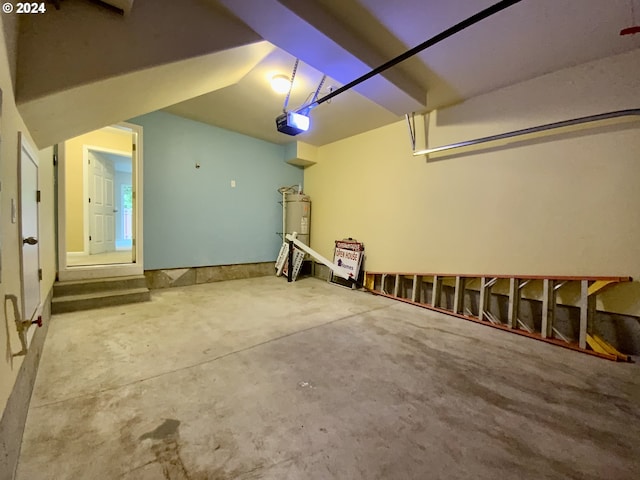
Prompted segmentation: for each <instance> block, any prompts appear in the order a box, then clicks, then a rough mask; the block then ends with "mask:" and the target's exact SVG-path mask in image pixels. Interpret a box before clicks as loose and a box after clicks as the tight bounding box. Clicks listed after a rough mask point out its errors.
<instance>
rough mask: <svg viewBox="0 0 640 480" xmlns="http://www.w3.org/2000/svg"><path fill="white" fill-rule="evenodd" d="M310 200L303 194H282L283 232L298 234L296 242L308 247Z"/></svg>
mask: <svg viewBox="0 0 640 480" xmlns="http://www.w3.org/2000/svg"><path fill="white" fill-rule="evenodd" d="M310 222H311V198H310V197H309V195H305V194H303V193H285V194H284V232H285V234H287V233H293V232H297V233H298V240H300V241H301V242H303V243H304V244H305V245H309V232H310V228H311V223H310Z"/></svg>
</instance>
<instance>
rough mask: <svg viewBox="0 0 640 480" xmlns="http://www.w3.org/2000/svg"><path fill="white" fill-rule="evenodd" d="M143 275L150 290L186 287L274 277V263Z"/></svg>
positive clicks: (167, 270)
mask: <svg viewBox="0 0 640 480" xmlns="http://www.w3.org/2000/svg"><path fill="white" fill-rule="evenodd" d="M144 275H145V277H147V285H148V287H149V288H150V289H159V288H172V287H186V286H189V285H199V284H201V283H212V282H221V281H224V280H238V279H241V278H253V277H266V276H270V275H275V261H273V262H260V263H242V264H236V265H214V266H210V267H189V268H168V269H162V270H146V271H145V272H144Z"/></svg>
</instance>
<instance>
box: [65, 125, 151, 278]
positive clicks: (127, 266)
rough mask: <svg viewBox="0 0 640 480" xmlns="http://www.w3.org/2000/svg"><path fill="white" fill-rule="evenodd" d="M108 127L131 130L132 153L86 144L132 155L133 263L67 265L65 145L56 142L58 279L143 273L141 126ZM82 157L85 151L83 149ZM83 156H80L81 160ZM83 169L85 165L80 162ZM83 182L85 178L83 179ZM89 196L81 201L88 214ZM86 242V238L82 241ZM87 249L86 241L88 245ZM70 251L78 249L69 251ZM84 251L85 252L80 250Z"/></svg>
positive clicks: (119, 153) (86, 236)
mask: <svg viewBox="0 0 640 480" xmlns="http://www.w3.org/2000/svg"><path fill="white" fill-rule="evenodd" d="M109 128H117V129H119V130H122V129H128V130H130V131H131V133H132V137H133V142H134V143H135V144H136V150H135V152H132V153H129V152H122V151H119V150H113V149H108V148H104V147H95V146H91V145H89V146H88V149H91V150H98V151H103V152H106V153H115V154H117V155H126V156H130V155H131V157H132V161H133V165H132V167H133V168H132V172H131V184H132V187H133V188H135V189H136V190H135V191H136V202H135V215H134V217H135V222H136V224H135V227H134V229H135V230H134V231H135V237H134V238H135V240H136V245H135V248H134V249H133V255H134V257H133V263H123V264H113V265H87V266H73V265H71V266H69V265H67V251H66V250H67V241H66V240H67V239H66V216H67V214H66V199H65V191H66V190H65V189H66V181H65V180H66V178H65V175H66V171H65V168H66V162H65V154H66V152H65V148H64V143H62V144H59V145H58V279H59V280H60V281H68V280H83V279H90V278H104V277H120V276H128V275H142V274H143V273H144V263H143V238H142V226H143V219H142V214H143V206H142V200H143V193H142V191H143V185H142V182H143V176H142V172H143V153H142V144H143V142H142V131H143V129H142V127H141V126H140V125H135V124H132V123H126V122H121V123H119V124H117V125H113V126H111V127H109ZM83 156H84V151H83ZM84 160H85V159H83V161H84ZM83 169H84V170H86V169H85V168H84V164H83ZM85 178H86V182H87V183H86V185H84V187H83V188H85V192H86V191H87V190H88V189H87V188H86V187H87V186H88V177H85ZM83 182H84V180H83ZM87 205H88V197H87V198H86V199H85V202H84V207H83V209H84V211H86V212H87V215H88V208H87ZM85 227H86V228H87V231H88V228H89V227H88V223H87V222H86V221H85ZM87 238H89V236H88V233H87V234H86V235H85V239H87ZM85 242H86V240H85ZM86 248H88V242H87V247H86ZM69 253H70V254H73V253H77V252H69ZM80 254H84V252H80Z"/></svg>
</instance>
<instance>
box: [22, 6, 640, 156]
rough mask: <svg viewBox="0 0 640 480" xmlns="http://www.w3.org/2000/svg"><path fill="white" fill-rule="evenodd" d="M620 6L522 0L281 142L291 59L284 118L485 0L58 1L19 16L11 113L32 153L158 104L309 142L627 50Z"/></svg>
mask: <svg viewBox="0 0 640 480" xmlns="http://www.w3.org/2000/svg"><path fill="white" fill-rule="evenodd" d="M631 1H634V2H635V6H636V12H638V16H640V0H579V1H577V0H522V1H520V2H519V3H516V4H515V5H513V6H511V7H509V8H508V9H506V10H504V11H502V12H500V13H498V14H496V15H495V16H493V17H491V18H488V19H486V20H484V21H482V22H480V23H478V24H476V25H474V26H471V27H470V28H468V29H466V30H464V31H463V32H461V33H458V34H456V35H455V36H453V37H451V38H449V39H446V40H444V41H443V42H441V43H440V44H438V45H436V46H434V47H432V48H429V49H427V50H425V51H423V52H422V53H420V54H418V55H417V56H415V57H413V58H411V59H408V60H406V61H405V62H403V63H401V64H399V65H397V66H395V67H393V68H392V69H389V70H387V71H386V72H384V73H383V74H381V75H377V76H375V77H373V78H371V79H369V80H367V81H366V82H364V83H362V84H360V85H358V86H357V87H355V88H353V89H352V90H349V91H348V92H346V93H344V94H340V95H338V96H336V97H335V98H334V99H333V100H332V101H331V103H330V104H329V103H328V102H327V103H324V104H322V105H320V106H319V107H318V108H316V109H314V110H313V111H312V113H311V122H312V127H311V130H310V131H309V132H307V133H305V134H302V135H299V136H296V137H291V136H288V135H284V134H281V133H279V132H277V131H276V127H275V118H276V117H277V116H278V115H279V114H280V113H281V112H282V109H283V102H284V96H279V95H277V94H275V93H274V92H273V91H272V90H271V89H270V86H269V79H270V77H271V76H272V75H273V74H276V73H280V74H286V75H289V74H290V72H291V69H292V67H293V64H294V62H295V59H296V58H299V59H300V62H301V63H300V67H299V69H298V74H297V76H296V80H295V83H294V88H293V92H292V96H291V100H290V103H289V108H294V107H297V106H300V105H302V104H303V103H304V102H305V99H307V98H308V96H309V95H310V94H311V93H312V92H313V91H314V90H315V89H316V88H317V86H318V84H319V82H320V79H321V78H322V76H323V74H326V75H327V76H328V79H327V81H326V82H325V85H324V86H325V88H324V90H323V91H322V92H321V95H320V96H321V97H322V96H323V95H324V94H326V93H327V92H328V91H329V90H328V88H329V87H333V88H337V87H339V86H341V85H344V84H345V83H348V82H350V81H352V80H354V79H355V78H357V77H359V76H360V75H363V74H364V73H367V72H369V71H370V70H371V69H372V68H374V67H377V66H379V65H380V64H382V63H384V62H386V61H388V60H390V59H392V58H394V57H395V56H397V55H399V54H401V53H404V52H405V51H406V50H408V49H410V48H412V47H414V46H416V45H418V44H420V43H422V42H424V41H425V40H427V39H429V38H431V37H432V36H434V35H436V34H437V33H440V32H442V31H444V30H445V29H447V28H449V27H451V26H452V25H454V24H456V23H458V22H460V21H462V20H464V19H466V18H467V17H469V16H471V15H473V14H475V13H477V12H479V11H481V10H483V9H485V8H487V7H489V6H490V5H492V4H494V3H496V2H497V0H393V1H390V0H181V1H180V2H175V0H154V1H153V2H144V1H142V0H139V1H138V2H135V3H134V4H133V8H132V10H131V12H130V13H129V14H128V15H125V16H124V17H123V16H119V15H117V14H114V13H113V12H110V11H107V10H106V9H103V8H100V7H99V6H97V5H95V4H92V3H91V2H90V1H89V0H84V1H74V2H62V3H61V8H60V10H59V11H56V10H53V9H51V12H47V15H40V16H38V15H35V16H34V15H31V16H28V17H29V18H23V19H21V23H20V37H19V43H18V45H19V48H18V54H19V59H18V60H19V61H18V63H17V65H18V67H17V104H18V107H19V108H20V110H21V113H22V116H23V118H24V120H25V123H27V125H28V127H29V130H30V131H31V133H32V135H33V136H34V139H35V140H36V143H37V144H38V145H39V146H40V147H44V146H46V145H50V144H52V143H55V142H57V141H62V140H64V139H67V138H70V137H73V136H76V135H79V134H81V133H85V132H86V131H91V130H94V129H97V128H100V127H102V126H105V125H109V124H112V123H116V122H118V121H121V120H125V119H127V118H131V117H134V116H137V115H141V114H144V113H148V112H150V111H154V110H158V109H165V110H167V111H169V112H172V113H175V114H178V115H182V116H184V117H187V118H191V119H194V120H198V121H201V122H205V123H209V124H211V125H216V126H220V127H223V128H226V129H229V130H233V131H237V132H240V133H244V134H247V135H251V136H253V137H256V138H261V139H264V140H268V141H271V142H275V143H280V144H286V143H290V142H292V141H294V140H299V141H303V142H306V143H310V144H313V145H324V144H327V143H330V142H333V141H336V140H339V139H341V138H345V137H348V136H352V135H354V134H357V133H360V132H364V131H367V130H370V129H372V128H376V127H380V126H383V125H386V124H389V123H392V122H395V121H397V120H398V119H400V118H401V117H402V115H403V114H405V113H411V112H413V111H416V112H421V111H427V110H431V109H434V108H439V107H443V106H447V105H452V104H455V103H457V102H460V101H462V100H464V99H467V98H470V97H473V96H476V95H479V94H482V93H485V92H489V91H491V90H494V89H497V88H500V87H503V86H507V85H511V84H514V83H517V82H520V81H523V80H527V79H530V78H533V77H536V76H539V75H543V74H545V73H548V72H552V71H555V70H558V69H561V68H564V67H569V66H573V65H576V64H580V63H584V62H587V61H590V60H595V59H598V58H602V57H606V56H611V55H615V54H617V53H622V52H625V51H629V50H634V49H638V48H640V35H634V36H625V37H621V36H620V35H619V32H620V30H621V29H622V28H625V27H629V26H631V25H633V24H634V23H637V22H640V18H638V19H636V20H635V21H634V19H633V18H632V16H631V3H630V2H631ZM60 31H64V32H65V35H64V37H63V38H64V41H59V38H60V34H59V32H60ZM93 31H96V32H97V31H99V32H100V35H91V34H89V33H88V32H93ZM43 45H44V46H45V47H43ZM585 101H589V99H585ZM176 102H177V103H176ZM637 106H638V105H630V106H629V107H630V108H634V107H637ZM54 117H55V118H56V121H55V122H52V121H51V119H52V118H54Z"/></svg>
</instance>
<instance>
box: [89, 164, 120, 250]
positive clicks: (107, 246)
mask: <svg viewBox="0 0 640 480" xmlns="http://www.w3.org/2000/svg"><path fill="white" fill-rule="evenodd" d="M87 159H88V162H89V165H88V168H89V254H91V255H95V254H97V253H104V252H112V251H114V250H115V249H116V243H115V242H116V235H115V212H114V210H115V203H114V191H113V190H114V182H113V179H114V169H113V166H112V165H111V164H110V163H109V162H108V161H106V160H104V159H102V158H101V157H100V156H99V155H98V154H95V153H94V152H92V151H89V153H88V155H87Z"/></svg>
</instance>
